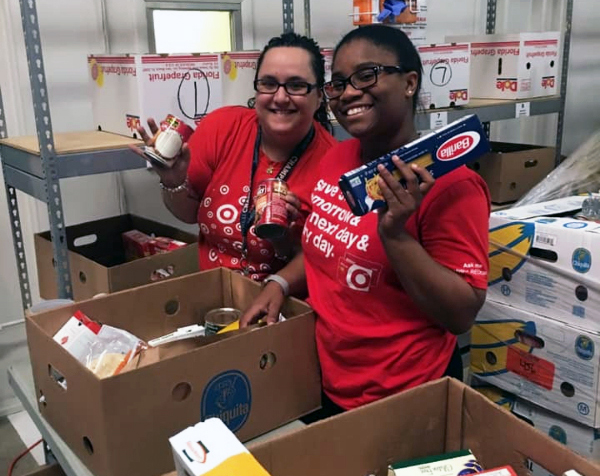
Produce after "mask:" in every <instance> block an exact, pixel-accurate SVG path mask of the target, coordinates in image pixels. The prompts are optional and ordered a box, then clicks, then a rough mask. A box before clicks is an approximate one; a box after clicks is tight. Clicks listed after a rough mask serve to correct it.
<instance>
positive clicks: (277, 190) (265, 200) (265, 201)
mask: <svg viewBox="0 0 600 476" xmlns="http://www.w3.org/2000/svg"><path fill="white" fill-rule="evenodd" d="M287 193H288V186H287V184H286V183H285V182H284V181H283V180H280V179H267V180H263V181H262V182H260V183H259V184H258V189H257V191H256V198H255V199H254V203H255V204H256V217H255V222H254V231H255V233H256V236H258V237H259V238H264V239H273V238H281V237H282V236H284V235H285V233H286V231H287V229H288V226H289V219H288V212H287V208H286V203H287V202H286V201H285V198H284V197H285V196H286V195H287Z"/></svg>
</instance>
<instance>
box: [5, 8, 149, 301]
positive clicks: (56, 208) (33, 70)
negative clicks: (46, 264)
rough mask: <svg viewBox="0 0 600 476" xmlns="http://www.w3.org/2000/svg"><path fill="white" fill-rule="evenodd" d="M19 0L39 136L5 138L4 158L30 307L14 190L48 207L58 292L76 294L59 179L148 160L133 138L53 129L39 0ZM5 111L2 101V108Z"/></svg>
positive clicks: (24, 290)
mask: <svg viewBox="0 0 600 476" xmlns="http://www.w3.org/2000/svg"><path fill="white" fill-rule="evenodd" d="M19 3H20V7H21V20H22V23H23V34H24V37H25V48H26V51H27V64H28V69H29V80H30V86H31V91H32V96H33V109H34V116H35V125H36V130H37V136H36V137H26V138H16V139H5V138H2V139H1V140H0V157H1V159H2V169H3V172H4V182H5V187H6V195H7V201H8V209H9V216H10V219H11V229H12V234H13V242H14V247H15V255H16V258H17V269H18V274H19V284H20V287H21V300H22V304H23V308H24V309H27V308H28V307H30V306H31V304H32V302H31V289H30V284H29V276H28V272H27V261H26V257H25V248H24V245H23V234H22V230H21V220H20V218H19V208H18V200H17V194H16V190H21V191H23V192H25V193H27V194H28V195H31V196H33V197H35V198H37V199H39V200H41V201H43V202H44V203H46V205H47V206H48V218H49V220H48V221H49V223H50V236H51V239H52V243H53V258H54V262H55V263H56V271H57V282H58V290H59V296H60V297H61V298H72V296H73V293H72V288H71V274H70V269H69V257H68V250H67V240H66V232H65V219H64V212H63V205H62V194H61V189H60V179H62V178H67V177H78V176H83V175H90V174H99V173H105V172H114V171H118V170H127V169H132V168H143V167H144V166H145V165H144V160H143V159H141V158H138V157H136V156H135V155H134V154H132V153H130V152H127V149H126V148H127V144H129V143H132V142H135V141H132V140H131V139H125V138H123V137H121V136H117V135H112V134H106V133H102V132H92V133H87V134H86V133H84V134H57V135H56V136H55V135H54V134H53V131H52V119H51V116H50V101H49V98H48V88H47V86H46V76H45V71H44V59H43V56H42V43H41V38H40V29H39V23H38V16H37V9H36V3H35V0H19ZM0 101H1V100H0ZM2 110H3V108H2V105H1V102H0V111H2ZM0 120H1V121H2V127H3V129H4V131H3V132H4V134H3V135H2V136H3V137H5V136H6V135H7V133H6V121H5V119H4V118H3V117H2V115H1V113H0ZM77 142H79V145H78V144H77Z"/></svg>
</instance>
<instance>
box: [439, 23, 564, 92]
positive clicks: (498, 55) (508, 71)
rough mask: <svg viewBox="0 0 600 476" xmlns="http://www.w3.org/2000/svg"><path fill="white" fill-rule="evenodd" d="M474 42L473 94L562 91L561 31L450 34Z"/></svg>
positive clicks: (472, 47) (472, 57) (472, 58)
mask: <svg viewBox="0 0 600 476" xmlns="http://www.w3.org/2000/svg"><path fill="white" fill-rule="evenodd" d="M446 41H448V42H470V43H471V77H472V78H477V80H476V81H475V80H474V81H472V83H471V97H474V98H491V99H526V98H534V97H542V96H554V95H556V94H558V92H559V89H558V77H559V76H560V68H561V64H560V62H559V60H560V32H554V31H551V32H543V33H519V34H502V35H479V36H447V37H446Z"/></svg>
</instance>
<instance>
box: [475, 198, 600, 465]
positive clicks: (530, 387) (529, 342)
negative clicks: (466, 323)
mask: <svg viewBox="0 0 600 476" xmlns="http://www.w3.org/2000/svg"><path fill="white" fill-rule="evenodd" d="M584 199H585V197H568V198H563V199H558V200H553V201H550V202H544V203H540V204H536V205H531V206H524V207H518V208H514V209H509V210H505V211H500V212H495V213H492V215H491V217H490V253H489V257H490V275H489V289H488V301H487V302H486V304H485V305H484V307H483V309H482V310H481V312H480V313H479V316H478V317H477V322H476V323H475V326H474V327H473V330H472V342H471V372H472V374H473V375H475V376H476V377H477V378H479V379H480V380H482V381H484V382H486V383H488V384H492V385H495V386H497V387H499V388H501V389H504V390H506V391H508V392H511V393H513V394H515V395H517V396H518V397H520V398H521V399H523V400H524V402H525V403H523V404H520V407H519V408H521V412H522V413H523V412H524V413H527V414H528V415H529V417H528V418H529V419H530V420H531V419H532V415H533V414H534V413H535V415H540V413H539V412H537V411H533V410H523V408H526V409H527V408H534V407H532V406H531V404H533V405H537V406H539V407H542V408H543V409H544V412H543V415H544V416H543V420H544V421H545V423H544V425H545V426H548V427H549V428H550V427H552V428H554V430H553V432H554V433H555V434H556V435H557V436H560V435H564V434H566V433H565V423H564V422H568V423H569V425H571V426H572V427H573V428H575V427H577V428H578V432H580V433H581V434H585V435H586V438H588V440H591V441H592V444H591V446H590V448H591V450H590V451H588V452H587V454H586V456H588V457H593V458H597V457H598V456H599V455H598V453H597V452H596V450H595V443H594V442H595V436H596V433H597V432H596V430H595V429H597V428H600V398H599V395H600V352H599V350H600V305H599V304H600V293H599V290H600V271H599V270H597V269H596V266H597V265H596V266H594V264H595V263H596V260H597V251H596V250H600V223H594V222H589V221H583V220H579V219H576V218H575V217H574V215H576V213H577V212H578V211H579V210H580V209H581V205H582V202H583V200H584ZM595 254H596V255H595ZM559 429H560V431H559ZM548 431H549V430H548ZM559 439H561V438H559ZM574 441H575V440H574V439H573V438H571V439H570V440H567V441H566V443H567V444H568V445H570V446H571V447H572V448H573V449H575V450H577V451H582V449H581V448H579V447H577V448H576V447H574V446H572V443H573V442H574ZM534 473H535V474H540V475H541V474H546V473H544V472H539V468H538V471H534Z"/></svg>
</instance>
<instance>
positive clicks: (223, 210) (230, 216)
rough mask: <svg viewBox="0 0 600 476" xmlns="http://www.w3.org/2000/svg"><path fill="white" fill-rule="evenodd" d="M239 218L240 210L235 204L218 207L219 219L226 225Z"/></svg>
mask: <svg viewBox="0 0 600 476" xmlns="http://www.w3.org/2000/svg"><path fill="white" fill-rule="evenodd" d="M237 218H238V211H237V208H235V207H234V206H233V205H221V206H220V207H219V208H218V209H217V220H219V222H220V223H223V224H224V225H231V224H232V223H233V222H234V221H236V220H237Z"/></svg>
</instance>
